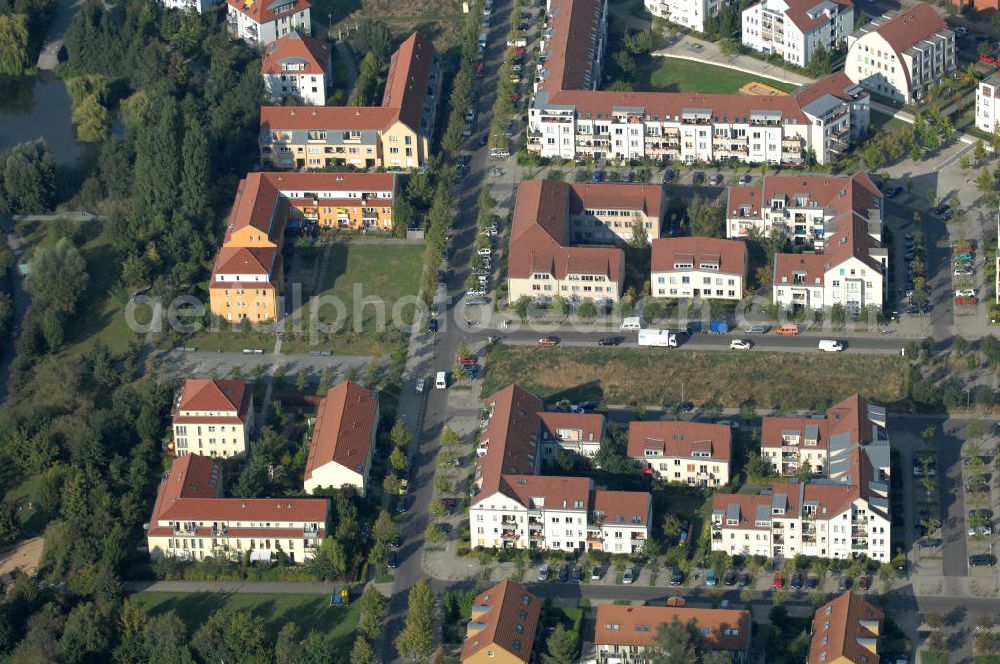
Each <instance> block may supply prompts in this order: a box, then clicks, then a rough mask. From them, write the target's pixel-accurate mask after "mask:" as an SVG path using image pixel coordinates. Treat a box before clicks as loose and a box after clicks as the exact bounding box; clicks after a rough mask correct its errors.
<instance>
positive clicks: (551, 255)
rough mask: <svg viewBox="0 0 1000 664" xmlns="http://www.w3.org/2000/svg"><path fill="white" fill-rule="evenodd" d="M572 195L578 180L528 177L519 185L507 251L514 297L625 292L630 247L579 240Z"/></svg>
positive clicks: (611, 298) (574, 297)
mask: <svg viewBox="0 0 1000 664" xmlns="http://www.w3.org/2000/svg"><path fill="white" fill-rule="evenodd" d="M572 198H573V185H570V184H567V183H565V182H554V181H551V180H525V181H523V182H521V184H520V186H519V187H518V190H517V201H516V202H515V205H514V222H513V226H512V228H511V233H510V244H509V246H508V251H507V288H508V298H509V299H510V301H511V302H514V301H516V300H517V299H518V298H521V297H525V296H526V297H530V298H532V299H533V300H536V301H539V302H551V301H552V299H553V298H554V297H556V296H559V297H562V298H564V299H566V300H569V301H573V302H579V301H582V300H594V301H595V302H606V303H609V302H615V301H617V300H618V298H619V296H620V295H621V292H622V280H623V279H624V276H625V252H623V251H622V250H621V249H620V248H618V247H616V246H592V245H591V246H588V245H582V244H576V242H575V241H574V239H573V237H574V234H573V231H572V229H571V228H572V227H571V223H570V210H571V200H572ZM577 237H580V236H579V235H578V236H577Z"/></svg>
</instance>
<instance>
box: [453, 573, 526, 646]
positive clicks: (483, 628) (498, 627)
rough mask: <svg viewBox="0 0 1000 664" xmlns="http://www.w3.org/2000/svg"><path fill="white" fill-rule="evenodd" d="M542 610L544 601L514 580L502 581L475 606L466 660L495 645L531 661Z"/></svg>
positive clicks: (464, 644)
mask: <svg viewBox="0 0 1000 664" xmlns="http://www.w3.org/2000/svg"><path fill="white" fill-rule="evenodd" d="M541 611H542V602H541V600H539V599H538V598H537V597H535V596H534V595H532V594H531V593H529V592H528V591H527V590H526V589H525V588H524V586H522V585H520V584H518V583H514V582H513V581H501V582H500V583H498V584H497V585H495V586H493V587H492V588H489V589H487V590H485V591H483V592H482V593H480V594H479V596H477V597H476V599H475V601H474V602H473V605H472V618H471V619H470V620H469V623H468V625H467V633H466V636H465V642H464V643H463V644H462V661H463V662H464V661H468V660H469V659H470V658H471V657H473V656H474V655H475V654H476V653H478V652H479V651H481V650H483V649H484V648H486V647H488V646H492V647H494V648H498V649H499V648H502V649H503V650H505V651H507V653H509V654H510V656H512V657H514V658H516V659H517V660H518V661H521V662H525V663H527V662H529V661H530V660H531V649H532V646H533V645H534V642H535V630H536V629H537V628H538V619H539V616H540V615H541Z"/></svg>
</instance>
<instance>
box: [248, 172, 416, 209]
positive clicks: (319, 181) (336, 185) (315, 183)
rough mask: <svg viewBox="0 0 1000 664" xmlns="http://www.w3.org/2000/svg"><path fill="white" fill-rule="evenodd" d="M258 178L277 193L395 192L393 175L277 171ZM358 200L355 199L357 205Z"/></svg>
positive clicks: (263, 174)
mask: <svg viewBox="0 0 1000 664" xmlns="http://www.w3.org/2000/svg"><path fill="white" fill-rule="evenodd" d="M260 176H261V177H262V178H263V179H264V180H266V181H267V183H268V184H270V185H271V186H272V187H274V189H275V190H276V191H278V192H284V191H324V190H326V191H362V192H376V191H395V189H396V174H395V173H320V172H308V173H297V172H289V171H277V172H273V173H261V174H260ZM361 200H362V199H360V198H358V199H356V203H357V204H358V205H360V204H361Z"/></svg>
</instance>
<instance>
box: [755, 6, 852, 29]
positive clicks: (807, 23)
mask: <svg viewBox="0 0 1000 664" xmlns="http://www.w3.org/2000/svg"><path fill="white" fill-rule="evenodd" d="M782 2H783V3H784V4H785V6H786V7H787V9H785V10H784V14H785V16H787V17H788V19H789V20H790V21H791V22H792V23H794V24H795V27H796V28H798V29H799V31H800V32H802V34H803V35H807V34H809V33H810V32H811V31H812V30H813V29H815V28H816V27H818V26H821V25H824V24H826V23H829V22H830V20H831V18H830V15H829V13H832V14H833V15H834V16H836V15H837V13H838V12H841V11H844V10H846V9H851V8H853V7H854V4H853V3H852V2H851V0H782ZM764 4H767V3H766V2H765V3H764ZM775 9H776V8H775Z"/></svg>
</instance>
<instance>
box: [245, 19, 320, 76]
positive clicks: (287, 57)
mask: <svg viewBox="0 0 1000 664" xmlns="http://www.w3.org/2000/svg"><path fill="white" fill-rule="evenodd" d="M288 62H296V63H302V64H304V65H305V68H304V69H299V70H296V71H293V72H287V73H290V74H293V75H303V74H312V75H316V76H319V75H326V74H327V71H326V68H327V65H328V63H329V62H330V47H329V45H327V44H326V42H323V41H320V40H319V39H315V38H313V37H309V36H304V35H300V34H299V33H298V32H295V31H294V30H293V31H292V32H289V33H288V34H287V35H285V36H283V37H279V38H278V39H276V40H274V41H273V42H271V43H270V44H268V45H267V48H266V49H265V50H264V57H263V63H262V64H261V74H264V75H267V74H284V73H286V72H285V71H284V70H282V68H281V65H282V63H288Z"/></svg>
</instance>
